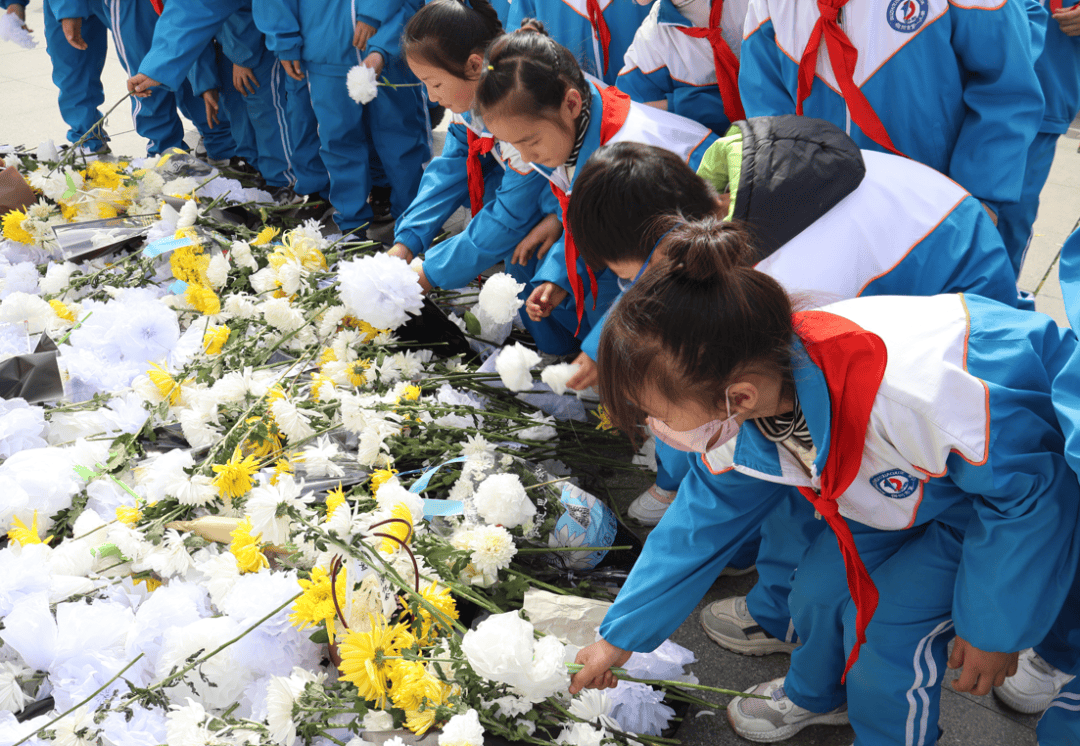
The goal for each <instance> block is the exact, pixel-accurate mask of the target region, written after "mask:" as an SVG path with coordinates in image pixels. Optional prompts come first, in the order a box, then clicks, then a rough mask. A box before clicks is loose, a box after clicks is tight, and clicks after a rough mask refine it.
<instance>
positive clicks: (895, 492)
mask: <svg viewBox="0 0 1080 746" xmlns="http://www.w3.org/2000/svg"><path fill="white" fill-rule="evenodd" d="M870 484H872V485H874V489H876V490H877V491H878V492H880V493H881V494H883V495H885V497H892V498H896V499H897V500H899V499H901V498H904V497H907V496H908V495H910V494H911V493H912V492H914V491H915V489H916V488H917V487H918V486H919V480H918V479H916V478H915V477H913V476H911V475H910V474H908V473H907V472H905V471H901V470H900V469H889V470H888V471H883V472H881V473H880V474H875V475H874V476H872V477H870Z"/></svg>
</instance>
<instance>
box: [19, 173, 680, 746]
mask: <svg viewBox="0 0 1080 746" xmlns="http://www.w3.org/2000/svg"><path fill="white" fill-rule="evenodd" d="M44 155H46V156H48V155H50V154H48V153H46V154H44ZM53 155H54V157H55V154H53ZM6 157H7V159H8V162H9V163H12V162H14V163H15V164H16V165H19V167H20V170H21V171H22V172H23V173H24V174H25V175H26V178H27V180H28V182H29V183H30V184H31V185H32V186H33V187H34V189H35V192H36V193H37V194H38V195H39V200H38V202H37V203H36V204H34V205H31V206H30V207H29V208H28V209H27V210H26V211H22V212H20V211H13V212H9V213H8V214H7V215H6V216H4V218H3V241H0V277H2V278H3V279H2V280H0V359H3V358H8V357H10V356H12V355H19V354H23V353H26V352H29V351H30V350H32V349H33V345H34V343H35V341H36V339H37V338H38V337H39V336H40V335H42V334H44V335H48V336H49V337H50V338H51V339H52V340H54V341H55V342H56V343H57V347H58V349H57V354H56V359H57V363H58V367H59V370H60V373H61V375H62V376H63V379H64V388H65V391H66V395H65V398H64V399H63V400H59V401H49V402H45V403H42V404H33V405H31V404H28V403H27V402H25V401H23V400H21V399H10V400H4V401H2V402H0V458H3V461H2V463H0V493H2V494H3V495H4V497H3V498H2V499H0V532H3V533H5V534H6V536H7V539H6V546H3V547H2V548H0V643H2V644H0V744H3V745H6V746H13V745H14V744H23V743H27V744H38V743H61V744H78V745H79V746H82V745H83V744H97V743H105V744H113V746H123V745H125V744H147V743H169V744H172V745H174V746H188V745H189V744H190V745H195V744H271V743H272V744H287V745H291V744H294V743H305V744H320V745H323V744H349V745H350V746H357V745H358V744H360V743H364V742H365V741H363V740H361V736H363V737H365V738H371V737H372V734H373V733H375V732H378V731H390V730H396V729H405V730H407V731H411V732H412V733H414V734H420V735H423V734H425V733H429V732H430V733H435V732H438V734H439V735H438V737H437V740H438V743H439V744H440V746H463V745H465V744H468V745H470V746H479V744H482V743H483V740H484V734H485V733H488V734H496V735H499V736H502V737H505V738H508V739H512V740H519V741H525V742H532V743H551V742H558V743H572V744H598V743H601V742H618V743H629V742H630V740H631V739H632V740H633V741H635V742H637V743H650V742H657V741H656V738H655V737H656V736H658V735H659V733H660V730H661V728H663V727H664V726H665V725H667V724H668V723H669V720H670V716H671V710H670V708H668V707H667V705H666V704H665V703H664V702H663V698H664V694H663V692H662V691H660V690H658V689H657V688H654V687H652V686H650V685H648V684H644V683H634V682H633V681H626V682H623V683H622V684H621V685H620V687H619V689H617V690H615V691H614V694H601V693H598V692H590V693H587V694H585V695H582V696H580V697H578V698H571V697H570V696H569V695H568V694H567V693H566V689H567V686H568V684H569V669H568V667H567V665H566V664H567V663H569V662H571V661H573V657H574V653H575V652H576V650H577V649H578V648H579V647H580V646H581V645H584V644H587V643H588V642H591V640H592V639H593V638H591V637H589V635H593V634H594V630H595V624H594V625H593V626H592V627H590V628H589V629H588V634H587V635H586V636H585V637H584V638H582V639H578V640H576V641H570V640H568V639H567V638H566V636H565V635H563V636H562V637H559V636H556V635H555V634H545V633H544V632H543V631H542V628H543V625H544V622H543V620H542V617H543V616H544V615H543V614H541V613H539V612H534V613H530V615H529V619H526V618H523V617H522V616H521V611H520V610H521V609H522V608H523V607H525V608H526V609H528V605H527V598H528V597H530V594H535V593H536V592H537V591H538V589H544V590H546V592H547V593H548V594H549V595H550V596H551V598H552V599H553V600H550V601H549V602H548V607H554V608H558V607H559V604H560V603H568V602H573V603H586V604H588V603H596V604H597V605H596V608H597V609H598V612H594V618H595V619H596V620H598V619H599V618H600V616H602V612H603V604H602V603H597V602H594V601H587V600H586V599H584V598H581V597H591V598H596V599H600V600H601V602H602V601H603V600H609V599H610V598H611V595H612V589H611V587H610V586H608V585H605V584H604V583H601V582H588V580H587V576H583V577H586V582H575V583H573V584H571V583H569V582H560V578H562V579H565V571H566V568H567V567H576V568H579V569H580V568H588V567H591V566H593V565H595V563H596V561H597V560H598V559H600V558H602V557H604V556H608V555H607V552H608V550H607V547H609V546H610V541H608V542H607V543H605V544H603V545H602V546H589V545H588V541H589V537H592V536H595V535H596V534H593V533H589V532H588V531H585V530H584V529H585V528H587V526H585V525H584V524H581V521H585V523H586V524H587V523H588V519H583V518H581V515H582V513H581V512H580V510H578V511H576V512H575V511H568V509H567V505H568V504H570V503H568V502H567V501H568V500H571V501H577V502H573V504H574V505H575V506H578V507H579V508H581V509H582V510H584V511H585V513H586V514H588V513H589V511H590V510H592V511H593V512H592V515H594V516H598V515H602V511H603V510H605V509H604V508H603V506H602V505H600V504H599V502H598V501H596V500H595V499H594V498H592V497H591V496H589V495H587V493H584V492H583V491H582V490H581V489H580V486H575V485H574V482H575V481H576V480H571V479H570V478H569V474H570V469H569V468H568V467H567V466H566V461H571V462H573V463H580V462H581V461H586V462H588V463H591V464H594V465H603V466H607V467H619V468H633V467H628V466H627V465H626V460H625V459H620V458H617V457H615V456H613V455H612V454H613V452H615V451H617V450H618V449H620V448H622V447H623V446H622V445H621V443H620V441H619V440H618V439H616V438H614V437H613V436H612V435H611V434H609V433H606V432H604V431H603V430H602V429H597V427H596V418H595V417H593V418H592V419H591V420H588V421H575V420H573V419H556V418H554V417H552V416H550V415H547V414H545V413H544V412H543V411H541V410H540V409H539V408H538V407H537V406H534V404H533V403H530V401H533V400H530V398H529V396H528V395H526V396H522V395H519V394H517V393H515V391H516V390H519V389H522V388H527V385H526V384H527V383H528V381H527V380H526V381H522V380H521V379H522V377H523V376H524V378H525V379H529V378H530V377H531V376H532V373H531V372H529V371H528V370H527V368H528V367H531V366H534V365H535V361H533V360H526V362H525V366H526V370H525V372H524V373H523V372H522V370H521V364H520V363H519V364H517V368H516V369H515V370H514V372H513V373H512V374H510V373H507V372H505V371H502V370H500V371H499V373H483V372H480V371H479V370H478V366H477V361H475V360H470V359H466V357H463V356H446V355H445V354H442V353H440V349H439V346H438V345H437V344H436V345H428V346H427V347H426V348H425V347H424V346H421V345H419V344H417V343H416V342H415V341H411V339H412V338H411V336H410V334H409V324H412V323H414V321H413V320H412V319H413V316H414V315H415V314H417V313H418V312H420V311H421V308H422V305H423V303H424V299H423V298H422V296H421V294H420V289H419V285H418V283H417V281H416V275H415V273H414V272H413V271H412V270H411V269H410V268H409V267H408V266H407V265H406V264H405V263H404V262H401V261H400V260H397V259H391V258H389V257H388V256H386V255H384V254H380V253H377V252H376V248H375V247H373V246H371V245H370V244H357V243H353V242H350V241H349V239H348V237H347V236H346V237H341V236H331V237H326V236H324V235H323V234H322V233H321V232H320V230H319V228H318V226H317V225H315V224H314V223H312V222H307V223H298V222H297V221H296V220H293V219H291V218H290V217H289V214H288V212H286V211H284V210H280V209H278V208H275V207H274V206H273V205H272V204H271V203H269V200H268V199H267V200H265V201H263V197H262V196H261V195H260V194H258V193H257V192H254V191H253V190H250V189H247V188H245V187H243V185H241V184H239V183H238V182H231V183H228V182H229V180H225V179H222V178H221V177H220V176H216V175H212V174H211V175H209V176H206V175H205V174H204V175H203V176H201V177H200V178H199V179H196V178H194V177H191V176H187V175H182V174H181V173H177V172H175V170H174V169H172V168H171V166H170V159H169V158H166V159H163V160H162V161H158V160H155V161H145V162H136V161H132V162H126V161H115V162H105V161H101V160H96V161H93V162H91V163H83V164H67V165H58V164H57V163H56V162H55V161H44V160H38V159H37V158H35V157H33V156H30V155H27V154H15V157H14V158H12V154H6ZM176 157H177V158H179V156H176ZM174 165H175V164H174ZM215 181H216V182H217V187H212V186H211V185H212V184H214V183H215ZM169 197H175V199H172V200H169V199H166V198H169ZM249 198H250V199H249ZM229 202H231V203H233V204H234V205H239V206H240V208H242V209H243V210H245V211H246V212H247V213H248V214H249V215H252V216H255V217H256V221H255V222H256V226H255V227H248V226H247V225H246V224H244V223H243V222H239V221H229V220H224V219H222V218H221V217H220V212H219V211H218V210H219V208H220V207H221V206H222V205H224V204H226V203H229ZM234 209H235V208H234ZM135 215H140V216H143V215H149V216H151V218H150V220H148V223H150V224H149V225H148V231H147V234H146V236H145V239H144V240H143V241H142V244H141V246H139V247H138V249H136V250H135V251H132V252H129V253H126V254H106V255H104V256H101V257H98V258H95V259H92V260H89V261H82V262H78V263H75V262H66V261H63V260H62V259H61V258H60V250H61V249H60V247H59V246H58V244H57V242H56V240H55V238H54V235H53V231H52V227H53V226H57V225H67V224H70V223H78V222H83V221H86V220H98V219H102V218H110V217H117V216H120V217H123V216H135ZM109 241H110V238H109V237H108V236H103V237H102V239H101V242H102V245H106V244H107V243H108V242H109ZM511 282H512V281H511ZM506 284H507V283H506V281H505V280H503V279H499V280H498V281H497V282H496V285H495V286H496V287H500V286H506ZM471 295H475V291H473V292H472V294H470V293H469V291H462V292H461V293H459V294H457V297H456V299H455V298H447V299H446V300H447V302H449V303H455V304H457V305H458V306H460V307H461V308H465V307H467V306H468V303H469V298H470V297H471ZM498 295H499V296H500V297H501V298H502V300H501V303H502V306H503V307H501V308H492V307H491V306H492V305H493V301H492V300H491V297H492V296H491V294H490V293H489V294H488V299H487V300H486V301H485V302H484V304H483V306H484V307H483V308H479V307H477V308H476V309H475V310H476V311H477V312H478V313H479V312H481V311H482V313H483V314H485V315H486V316H488V317H495V318H497V319H503V318H509V317H510V316H512V314H513V311H508V310H507V309H508V308H509V307H510V306H513V308H514V310H516V308H517V305H514V304H518V305H519V304H520V301H518V300H517V298H516V291H515V292H505V287H504V291H503V292H500V293H499V294H498ZM495 305H499V304H495ZM472 321H475V316H474V315H473V314H472V313H471V312H470V313H468V314H465V316H464V317H463V318H462V319H459V320H458V322H457V323H458V324H459V325H460V326H462V327H464V328H469V327H470V325H471V324H470V322H472ZM463 334H464V333H463ZM477 345H478V349H480V348H482V343H480V342H477ZM515 354H516V353H515ZM518 357H521V356H520V355H518ZM508 359H509V358H508ZM503 367H509V366H503ZM538 372H539V371H538ZM500 373H502V377H500ZM552 373H553V374H556V373H557V375H553V378H552V380H555V379H558V380H560V381H564V380H565V375H563V372H559V371H554V370H553V371H552ZM508 375H509V376H511V378H512V379H513V382H514V386H513V387H512V388H513V389H514V390H508V389H507V388H506V387H505V386H504V385H503V384H502V380H503V379H505V378H506V377H507V376H508ZM537 386H538V387H540V384H537ZM559 393H561V392H559ZM546 396H547V397H549V398H552V397H554V398H568V399H573V397H559V396H558V394H555V393H551V392H550V391H548V393H547V394H546ZM574 402H575V403H578V402H577V400H576V399H574ZM578 405H579V406H580V403H578ZM597 511H600V512H597ZM571 517H574V519H575V520H577V521H578V524H574V526H575V530H574V531H570V532H569V533H567V525H568V524H567V521H568V520H569V519H570V518H571ZM612 520H613V519H612ZM577 529H581V531H577ZM575 533H576V534H577V538H576V539H575V538H574V534H575ZM611 551H616V550H611ZM575 563H578V564H575ZM571 586H573V587H571ZM596 613H599V615H600V616H596ZM556 616H557V615H556ZM635 661H636V663H635ZM689 662H690V656H689V655H688V654H687V653H686V651H681V649H676V648H675V647H674V646H671V647H669V648H662V649H661V651H658V653H657V654H654V655H653V656H635V657H634V658H632V659H631V664H630V666H629V667H628V668H629V674H630V676H631V677H633V676H637V678H640V679H650V680H651V679H663V680H668V679H680V680H686V681H691V683H692V678H688V677H686V676H684V675H683V670H684V665H686V664H687V663H689ZM635 666H637V668H635ZM679 696H683V695H679ZM620 712H621V713H622V714H621V715H620Z"/></svg>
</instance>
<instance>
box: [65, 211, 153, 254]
mask: <svg viewBox="0 0 1080 746" xmlns="http://www.w3.org/2000/svg"><path fill="white" fill-rule="evenodd" d="M157 219H158V216H157V215H129V216H128V217H125V218H107V219H105V220H85V221H83V222H81V223H70V224H68V225H54V226H53V234H54V235H55V236H56V243H57V245H58V246H59V247H60V254H61V256H62V257H63V258H64V259H66V260H68V261H74V260H76V259H84V260H85V259H93V258H94V257H97V256H101V255H102V254H106V253H108V252H110V251H118V250H120V249H123V248H135V247H137V246H139V245H140V244H141V243H142V241H143V238H144V237H145V236H146V234H147V233H149V232H150V226H151V225H153V223H154V221H156V220H157Z"/></svg>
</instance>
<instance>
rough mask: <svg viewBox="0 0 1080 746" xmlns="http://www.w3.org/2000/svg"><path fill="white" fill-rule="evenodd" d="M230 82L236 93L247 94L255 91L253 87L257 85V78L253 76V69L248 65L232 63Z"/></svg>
mask: <svg viewBox="0 0 1080 746" xmlns="http://www.w3.org/2000/svg"><path fill="white" fill-rule="evenodd" d="M232 84H233V88H235V89H236V91H237V93H239V94H240V95H241V96H248V95H251V94H252V93H255V89H256V88H258V87H259V79H258V78H256V77H255V71H254V70H252V69H251V68H250V67H244V66H243V65H233V66H232Z"/></svg>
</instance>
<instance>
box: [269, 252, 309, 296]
mask: <svg viewBox="0 0 1080 746" xmlns="http://www.w3.org/2000/svg"><path fill="white" fill-rule="evenodd" d="M307 274H308V271H307V270H306V269H304V265H302V264H301V263H300V262H299V261H298V260H296V259H289V260H288V261H286V262H285V263H284V264H282V265H281V266H280V267H278V268H277V281H278V282H279V283H281V289H282V290H283V291H284V292H285V294H286V295H292V294H294V293H295V292H296V291H298V290H299V289H300V282H301V280H303V279H304V276H305V275H307Z"/></svg>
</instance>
